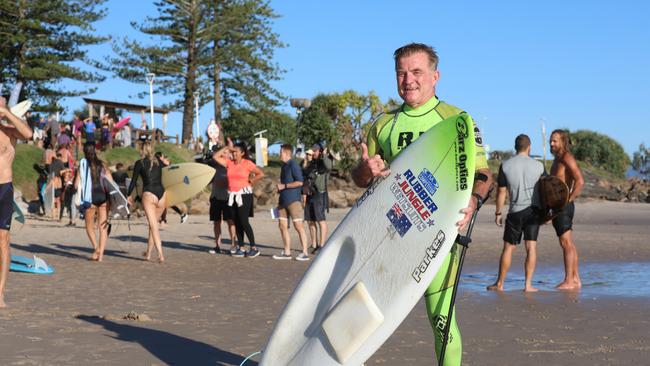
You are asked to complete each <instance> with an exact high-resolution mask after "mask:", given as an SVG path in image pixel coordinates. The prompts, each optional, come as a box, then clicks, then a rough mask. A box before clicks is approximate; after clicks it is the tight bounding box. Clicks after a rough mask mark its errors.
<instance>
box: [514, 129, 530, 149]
mask: <svg viewBox="0 0 650 366" xmlns="http://www.w3.org/2000/svg"><path fill="white" fill-rule="evenodd" d="M529 146H530V137H528V135H524V134H523V133H522V134H521V135H519V136H517V138H516V139H515V151H517V153H520V152H522V151H525V150H526V149H527V148H528V147H529Z"/></svg>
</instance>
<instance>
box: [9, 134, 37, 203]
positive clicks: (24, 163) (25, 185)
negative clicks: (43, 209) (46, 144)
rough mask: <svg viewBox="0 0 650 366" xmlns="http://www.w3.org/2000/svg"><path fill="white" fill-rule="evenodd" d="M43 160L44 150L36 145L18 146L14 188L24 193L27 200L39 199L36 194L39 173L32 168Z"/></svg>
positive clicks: (14, 165) (14, 169) (14, 166)
mask: <svg viewBox="0 0 650 366" xmlns="http://www.w3.org/2000/svg"><path fill="white" fill-rule="evenodd" d="M42 159H43V150H42V149H40V148H39V147H37V146H35V145H28V144H17V145H16V157H15V158H14V164H13V183H14V187H16V188H17V189H19V190H20V192H22V194H23V196H24V197H25V198H26V199H35V198H38V195H37V193H36V179H37V178H38V173H36V170H34V168H32V166H33V165H34V164H35V163H37V164H40V163H41V160H42Z"/></svg>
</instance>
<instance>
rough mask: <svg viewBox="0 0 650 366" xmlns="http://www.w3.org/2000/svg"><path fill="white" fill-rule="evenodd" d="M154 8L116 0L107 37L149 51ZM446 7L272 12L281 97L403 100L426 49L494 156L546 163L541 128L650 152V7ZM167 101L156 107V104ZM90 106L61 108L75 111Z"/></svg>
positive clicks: (338, 6)
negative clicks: (348, 94)
mask: <svg viewBox="0 0 650 366" xmlns="http://www.w3.org/2000/svg"><path fill="white" fill-rule="evenodd" d="M152 3H153V2H149V1H146V0H138V1H133V0H128V1H127V0H109V1H108V2H107V7H108V10H109V15H108V16H107V17H106V18H105V19H104V20H102V21H101V22H100V23H98V24H97V30H98V32H99V33H100V34H110V35H112V36H113V37H122V36H124V35H129V37H132V38H133V37H135V38H138V39H142V40H144V41H146V38H144V37H143V36H142V35H139V34H137V33H136V32H135V31H134V30H133V29H132V28H131V26H130V25H129V23H130V22H131V21H138V22H139V21H141V20H142V19H144V17H145V16H147V15H155V14H156V12H155V7H154V6H153V4H152ZM444 3H445V2H441V1H408V2H407V1H402V2H397V1H371V0H358V1H342V0H327V1H300V2H298V1H291V0H278V1H271V6H272V7H273V8H274V9H275V11H276V12H277V13H278V14H279V15H281V18H280V19H278V20H276V22H275V23H274V29H275V31H276V32H278V33H279V35H280V38H281V40H282V41H284V42H285V43H287V44H288V47H287V48H285V49H281V50H278V51H277V54H276V62H278V63H279V64H280V65H281V66H282V67H283V68H285V69H286V70H287V73H286V74H285V75H284V79H283V80H282V81H279V82H277V83H276V84H275V85H276V87H277V88H278V89H279V90H280V91H281V92H282V93H283V94H285V95H287V96H288V97H306V98H310V97H313V96H314V95H316V94H318V93H321V92H323V93H329V92H339V91H343V90H345V89H354V90H357V91H359V92H368V91H371V90H374V91H375V92H376V93H377V94H378V95H379V96H380V98H381V99H382V100H384V101H385V100H387V99H388V98H389V97H394V98H397V97H398V96H397V92H396V88H395V78H394V71H393V60H392V52H393V50H395V49H396V48H397V47H399V46H401V45H404V44H406V43H409V42H413V41H415V42H423V43H428V44H431V45H433V46H434V47H435V48H436V50H437V51H438V53H439V56H440V60H441V61H440V65H439V69H440V71H441V80H440V83H439V84H438V89H437V94H438V96H439V97H440V98H441V99H443V100H445V101H447V102H449V103H451V104H455V105H457V106H459V107H461V108H463V109H465V110H467V111H469V112H470V113H471V114H472V115H473V116H474V118H475V120H477V121H478V122H479V125H480V126H481V129H482V130H483V135H484V140H485V141H486V142H487V144H489V145H490V147H491V149H493V150H494V149H498V150H505V149H512V146H513V142H514V138H515V136H516V135H517V134H519V133H526V134H528V135H529V136H530V137H531V139H532V142H533V154H541V142H542V141H541V132H540V118H544V119H545V120H546V128H547V131H551V130H552V129H554V128H569V129H571V130H578V129H591V130H594V131H598V132H601V133H604V134H607V135H609V136H612V137H613V138H615V139H616V140H618V141H619V142H620V143H621V144H622V145H623V146H624V148H625V150H626V151H627V152H628V153H629V154H632V153H633V152H634V151H636V150H637V148H638V145H639V144H640V143H642V142H644V143H646V145H648V144H649V143H650V27H648V26H647V15H648V14H650V5H649V4H650V3H648V2H644V1H620V2H611V1H608V2H605V1H555V0H552V1H544V2H529V1H495V2H490V1H456V2H453V3H452V2H447V3H448V4H444ZM107 52H110V47H109V46H107V45H104V46H101V47H96V48H93V55H94V56H95V57H98V58H101V57H102V56H103V55H105V54H106V53H107ZM147 90H148V86H147V85H137V84H132V83H128V82H124V81H121V80H116V79H115V78H113V77H109V78H108V79H107V80H106V81H105V82H103V83H102V84H101V85H99V89H98V91H97V92H96V93H95V94H94V95H93V96H94V97H96V98H106V99H115V100H120V101H130V102H136V103H137V102H142V103H148V99H145V100H142V101H139V100H135V99H130V98H129V96H134V95H135V94H137V93H138V92H140V91H147ZM165 100H166V99H165V98H164V97H162V96H158V95H157V96H156V101H157V102H156V104H161V103H159V102H164V101H165ZM81 104H82V100H81V98H70V99H69V100H66V101H65V102H64V105H66V106H68V110H69V111H71V110H72V109H73V108H77V107H79V106H80V105H81ZM287 104H288V102H287ZM285 110H286V111H288V112H291V113H293V111H292V110H291V108H290V107H289V106H288V105H287V106H286V109H285ZM212 115H213V109H212V105H211V104H208V105H206V106H205V107H203V108H202V109H201V128H202V129H204V128H205V126H206V125H207V122H208V121H209V119H210V118H211V116H212ZM158 118H159V117H158ZM136 121H139V118H138V119H136ZM160 123H161V122H160V119H158V120H157V125H159V124H160ZM180 123H181V115H180V113H173V114H171V115H170V120H169V124H168V133H174V134H175V133H180Z"/></svg>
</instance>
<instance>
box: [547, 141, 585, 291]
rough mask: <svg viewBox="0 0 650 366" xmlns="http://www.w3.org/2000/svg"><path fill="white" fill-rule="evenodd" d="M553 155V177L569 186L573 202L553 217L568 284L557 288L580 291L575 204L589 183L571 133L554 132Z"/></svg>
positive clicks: (562, 283)
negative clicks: (577, 158) (583, 173)
mask: <svg viewBox="0 0 650 366" xmlns="http://www.w3.org/2000/svg"><path fill="white" fill-rule="evenodd" d="M550 145H551V153H553V155H555V159H554V160H553V165H552V166H551V175H552V176H556V177H558V178H560V180H562V181H563V182H564V183H566V185H567V187H569V192H570V193H569V203H568V204H567V205H566V206H565V207H564V209H563V210H562V211H560V214H559V215H557V216H556V217H555V218H553V228H554V229H555V233H556V234H557V237H558V239H559V241H560V246H561V247H562V253H563V255H564V274H565V275H564V281H562V282H561V283H560V284H558V285H557V286H556V287H557V288H558V289H560V290H576V289H579V288H580V287H582V283H581V282H580V274H579V273H578V251H577V249H576V246H575V243H574V242H573V234H572V233H573V215H574V213H575V204H574V203H573V201H574V200H575V199H576V197H578V195H579V194H580V191H581V190H582V187H583V186H584V184H585V181H584V179H583V178H582V172H581V171H580V167H578V163H577V161H576V159H575V157H574V156H573V154H572V153H571V150H570V145H569V132H568V131H566V130H554V131H553V132H552V133H551V139H550Z"/></svg>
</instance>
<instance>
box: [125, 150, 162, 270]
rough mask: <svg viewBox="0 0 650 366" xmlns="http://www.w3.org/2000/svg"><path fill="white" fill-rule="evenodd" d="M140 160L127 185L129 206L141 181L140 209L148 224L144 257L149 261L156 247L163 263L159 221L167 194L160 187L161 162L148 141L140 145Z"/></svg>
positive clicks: (159, 259) (136, 163)
mask: <svg viewBox="0 0 650 366" xmlns="http://www.w3.org/2000/svg"><path fill="white" fill-rule="evenodd" d="M140 156H141V159H140V160H138V161H136V162H135V166H134V167H133V179H131V184H130V185H129V191H128V192H127V193H128V195H127V196H128V197H129V204H133V200H132V198H131V192H133V190H134V189H135V187H136V182H137V181H138V179H140V178H141V179H142V192H143V193H142V207H143V209H144V213H145V215H146V216H147V221H148V222H149V238H148V240H147V251H146V252H145V253H144V256H145V257H146V258H147V260H150V259H151V251H152V250H153V247H154V246H155V247H156V251H158V261H159V262H160V263H162V262H164V261H165V256H164V255H163V252H162V241H161V239H160V231H159V225H160V224H159V221H160V217H161V216H162V213H163V211H164V210H165V207H167V194H166V193H165V189H164V188H163V186H162V167H163V164H162V162H161V161H160V160H159V159H158V158H156V157H155V156H154V154H153V148H152V146H151V143H150V142H149V141H145V142H143V143H142V149H141V150H140Z"/></svg>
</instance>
